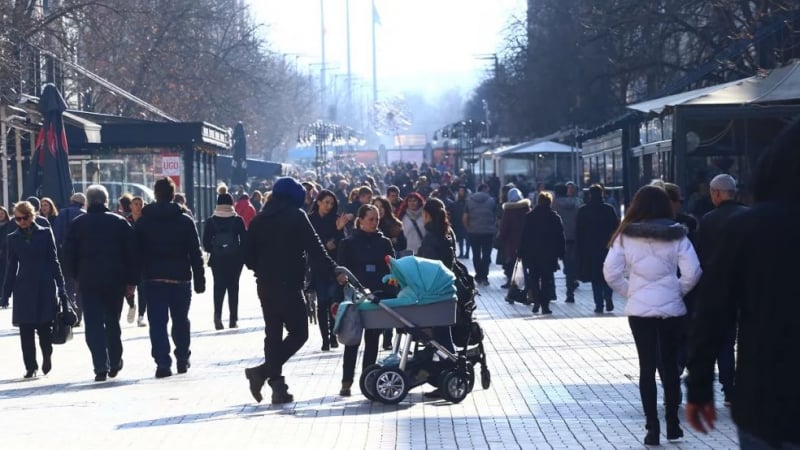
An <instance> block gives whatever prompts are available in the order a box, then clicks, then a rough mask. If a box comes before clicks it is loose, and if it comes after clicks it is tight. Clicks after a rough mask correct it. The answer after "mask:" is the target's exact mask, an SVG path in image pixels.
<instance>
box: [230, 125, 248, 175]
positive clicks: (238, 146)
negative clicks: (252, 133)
mask: <svg viewBox="0 0 800 450" xmlns="http://www.w3.org/2000/svg"><path fill="white" fill-rule="evenodd" d="M232 165H233V170H232V171H231V186H245V185H246V184H247V141H246V139H245V137H244V125H242V122H239V123H237V124H236V128H234V129H233V163H232Z"/></svg>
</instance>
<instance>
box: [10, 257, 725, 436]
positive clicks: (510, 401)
mask: <svg viewBox="0 0 800 450" xmlns="http://www.w3.org/2000/svg"><path fill="white" fill-rule="evenodd" d="M207 276H208V278H209V283H208V284H209V293H206V294H203V295H200V296H195V298H194V300H193V302H192V310H191V319H192V368H191V369H190V370H189V373H188V374H185V375H175V376H173V377H171V378H167V379H163V380H156V379H155V378H154V377H153V375H154V371H155V365H154V363H153V361H152V359H151V358H150V346H149V340H148V334H147V328H137V327H136V326H135V324H127V323H125V319H124V317H123V319H122V320H123V339H124V342H123V345H124V347H125V354H124V359H125V368H124V370H123V371H122V372H120V374H119V376H118V377H117V378H116V379H114V380H109V381H107V382H103V383H95V382H94V381H93V376H94V375H93V373H92V366H91V358H90V356H89V351H88V349H87V348H86V345H85V343H84V335H83V331H82V329H78V330H79V331H78V332H77V334H76V336H75V339H74V340H73V341H71V342H69V343H67V344H66V345H63V346H58V347H56V349H55V354H54V362H53V365H54V368H53V371H52V372H51V373H50V374H49V375H48V376H46V377H40V378H37V379H35V380H32V381H23V380H22V379H21V378H20V377H21V375H22V373H23V372H24V369H23V365H22V356H21V351H20V349H19V338H18V333H17V329H16V328H13V327H11V325H10V323H11V310H3V311H0V355H2V358H3V359H2V361H3V363H2V365H0V430H1V431H0V448H3V449H13V450H15V449H23V448H32V446H34V445H35V446H36V448H59V449H73V448H74V449H101V448H102V449H106V448H113V449H117V450H120V449H128V448H130V449H134V448H135V449H138V450H144V449H169V450H176V449H185V448H191V449H229V448H231V449H233V448H235V449H264V448H279V449H296V448H309V449H323V448H324V449H331V448H333V449H346V450H354V449H376V448H396V449H408V448H413V449H422V448H431V449H454V448H491V449H504V448H511V449H532V448H592V449H593V448H642V447H643V445H642V444H641V441H642V439H643V437H644V432H645V431H644V418H643V417H642V413H641V406H640V402H639V394H638V388H637V384H636V383H637V374H638V368H637V367H638V366H637V362H636V353H635V349H634V345H633V340H632V337H631V334H630V331H629V329H628V325H627V321H626V320H625V318H624V317H623V315H622V313H621V311H622V310H623V309H624V301H622V300H617V301H616V310H615V311H614V312H613V313H611V314H604V315H602V316H598V315H595V314H594V313H593V312H592V311H593V308H594V305H593V303H592V300H591V289H590V287H589V286H588V285H582V286H581V287H580V288H579V289H578V291H577V295H576V297H577V300H578V301H577V303H575V304H566V303H563V301H559V302H557V303H555V304H554V305H553V310H554V314H553V315H552V316H550V317H542V316H533V315H532V314H531V312H530V310H529V309H528V307H525V306H522V305H514V306H511V305H509V304H507V303H506V302H505V301H504V300H503V295H504V291H503V290H501V289H500V288H499V287H498V286H499V285H500V284H501V281H502V280H501V277H502V275H501V273H500V271H499V270H497V266H493V273H492V275H491V276H490V281H491V283H492V286H491V287H489V288H484V289H482V292H481V296H480V297H479V299H478V304H479V310H478V318H479V320H480V322H481V324H482V326H483V327H484V328H485V330H486V332H487V340H486V347H487V353H488V358H489V360H488V361H489V367H490V369H491V372H492V386H491V388H490V389H488V390H482V389H481V388H480V386H479V384H477V385H476V389H475V391H474V392H473V393H472V394H470V395H469V396H468V397H467V398H466V399H465V400H464V401H463V402H462V403H460V404H457V405H453V404H449V403H446V402H443V401H431V400H429V399H425V398H423V396H422V393H423V392H424V391H426V390H427V389H428V388H427V387H419V388H416V389H414V390H412V391H411V393H410V394H409V396H408V397H407V398H406V400H404V401H403V402H402V403H401V404H399V405H396V406H384V405H381V404H378V403H371V402H369V401H367V400H366V399H365V398H363V397H362V396H361V395H360V393H359V391H358V390H357V389H354V395H353V396H352V397H349V398H342V397H339V396H338V395H337V394H338V391H339V380H340V377H341V348H340V349H338V350H334V351H332V352H328V353H323V352H321V351H320V350H319V348H320V337H319V333H318V332H316V328H314V329H312V331H311V339H310V340H309V342H308V343H307V344H306V346H305V347H304V348H303V349H302V350H301V351H300V352H299V353H298V354H297V355H296V356H295V357H294V358H293V359H292V360H291V361H290V362H289V364H288V365H287V366H286V369H285V375H286V379H287V382H288V383H289V385H290V386H291V392H292V393H293V394H294V396H295V399H297V402H296V403H292V404H288V405H283V406H271V405H269V404H268V403H262V404H257V403H255V402H253V400H252V398H251V397H250V394H249V392H248V389H247V383H246V380H245V378H244V376H243V369H244V368H245V367H247V366H250V365H254V364H256V363H258V362H260V359H261V357H262V356H261V355H262V354H263V353H262V342H263V327H264V325H263V320H262V318H261V312H260V308H259V305H258V300H257V298H256V295H255V284H254V281H253V279H252V276H251V274H250V272H245V273H244V274H243V275H242V298H241V302H240V303H241V311H240V317H241V320H240V323H239V326H240V328H239V329H236V330H228V329H226V330H224V331H214V329H213V323H212V306H211V305H212V302H211V295H210V291H211V284H212V283H211V274H210V273H209V274H208V275H207ZM557 284H558V285H559V298H560V299H562V300H563V298H564V293H563V284H564V281H563V278H560V279H557ZM125 309H126V310H127V307H126V308H125ZM123 316H124V312H123ZM225 323H226V324H227V321H226V322H225ZM359 367H360V364H359ZM173 370H174V368H173ZM268 392H269V388H268V387H265V389H264V393H265V394H268ZM660 395H661V392H659V396H660ZM267 399H268V395H267ZM718 402H721V400H718ZM660 403H661V401H660V400H659V404H660ZM718 406H719V410H718V411H719V416H720V417H719V419H720V420H719V423H718V427H717V431H715V432H713V433H712V434H711V435H708V436H700V435H696V434H694V433H693V432H692V431H690V430H689V429H688V428H686V427H684V430H685V432H686V438H685V439H684V440H683V441H681V442H680V443H678V444H669V443H667V442H666V438H665V437H664V436H663V434H662V444H663V445H664V446H665V447H667V448H671V447H675V448H714V449H722V448H736V447H737V444H736V438H735V435H736V432H735V427H734V425H733V423H732V422H731V420H730V413H729V411H728V410H727V409H726V408H724V407H722V405H721V404H720V405H718ZM660 414H661V418H662V433H663V430H664V428H665V426H664V425H663V423H664V422H663V410H660ZM682 416H683V412H682V411H681V417H682Z"/></svg>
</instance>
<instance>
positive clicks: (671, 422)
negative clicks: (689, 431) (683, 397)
mask: <svg viewBox="0 0 800 450" xmlns="http://www.w3.org/2000/svg"><path fill="white" fill-rule="evenodd" d="M682 437H683V430H682V429H681V422H680V420H679V419H678V405H677V404H675V405H674V406H672V405H667V440H668V441H675V440H677V439H680V438H682Z"/></svg>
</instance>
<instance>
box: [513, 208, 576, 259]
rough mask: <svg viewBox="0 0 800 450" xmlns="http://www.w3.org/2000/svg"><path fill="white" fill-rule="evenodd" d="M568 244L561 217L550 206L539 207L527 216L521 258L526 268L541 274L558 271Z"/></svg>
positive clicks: (520, 248) (521, 245) (521, 244)
mask: <svg viewBox="0 0 800 450" xmlns="http://www.w3.org/2000/svg"><path fill="white" fill-rule="evenodd" d="M565 245H566V242H565V241H564V226H563V225H562V224H561V217H559V216H558V214H556V212H555V211H553V210H552V209H550V207H548V206H537V207H536V208H533V211H531V212H530V213H528V215H526V216H525V224H524V228H523V231H522V241H521V242H520V246H519V257H520V258H522V262H523V264H525V266H526V267H530V268H534V269H536V270H538V271H541V272H546V271H551V272H555V271H557V270H558V260H559V258H563V257H564V250H565Z"/></svg>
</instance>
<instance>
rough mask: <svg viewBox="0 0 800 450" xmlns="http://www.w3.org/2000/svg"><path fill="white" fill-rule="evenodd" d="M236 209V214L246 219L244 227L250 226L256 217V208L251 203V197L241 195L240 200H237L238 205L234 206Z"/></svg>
mask: <svg viewBox="0 0 800 450" xmlns="http://www.w3.org/2000/svg"><path fill="white" fill-rule="evenodd" d="M234 209H235V210H236V214H238V215H239V217H241V218H242V220H243V221H244V228H245V229H248V228H250V222H251V221H252V220H253V218H254V217H256V214H257V213H256V209H255V208H253V205H252V204H251V203H250V199H248V198H245V197H239V200H236V206H235V207H234Z"/></svg>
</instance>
